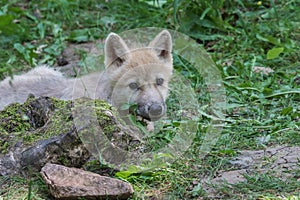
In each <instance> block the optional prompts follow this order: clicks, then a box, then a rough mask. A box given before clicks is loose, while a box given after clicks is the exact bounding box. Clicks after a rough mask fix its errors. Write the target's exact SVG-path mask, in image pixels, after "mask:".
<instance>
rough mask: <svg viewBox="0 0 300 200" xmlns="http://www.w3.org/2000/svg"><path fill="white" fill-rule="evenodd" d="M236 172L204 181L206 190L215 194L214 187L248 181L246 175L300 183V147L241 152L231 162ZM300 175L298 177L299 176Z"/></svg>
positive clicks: (279, 147)
mask: <svg viewBox="0 0 300 200" xmlns="http://www.w3.org/2000/svg"><path fill="white" fill-rule="evenodd" d="M230 164H231V165H232V167H233V168H234V170H228V171H219V172H218V174H217V176H216V177H214V178H213V179H211V180H205V181H203V186H204V189H205V190H206V191H207V192H208V193H209V194H213V193H214V189H213V188H212V187H211V186H212V185H219V184H222V183H229V184H235V183H239V182H245V181H247V180H246V178H245V177H244V175H250V176H251V175H254V174H257V173H259V174H268V175H271V176H274V177H276V178H280V179H282V180H287V179H289V178H297V181H299V182H300V177H299V170H300V167H299V166H300V147H298V146H294V147H292V146H276V147H269V148H266V149H265V150H256V151H250V150H245V151H241V152H240V155H239V156H237V157H236V158H234V159H232V160H231V161H230ZM297 174H298V176H297Z"/></svg>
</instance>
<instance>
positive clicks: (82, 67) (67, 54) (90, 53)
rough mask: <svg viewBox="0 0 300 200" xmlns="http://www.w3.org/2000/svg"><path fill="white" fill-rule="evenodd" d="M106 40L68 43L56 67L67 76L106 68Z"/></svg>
mask: <svg viewBox="0 0 300 200" xmlns="http://www.w3.org/2000/svg"><path fill="white" fill-rule="evenodd" d="M103 49H104V40H96V41H94V42H87V43H80V44H71V43H70V44H68V45H67V47H66V48H65V49H64V51H63V52H62V54H61V56H60V57H59V58H57V62H56V64H55V65H54V67H55V68H56V69H58V70H60V71H61V72H63V73H64V74H65V75H67V76H71V77H76V76H77V75H79V74H82V73H87V72H88V71H95V70H103V69H104V56H103V55H104V51H103Z"/></svg>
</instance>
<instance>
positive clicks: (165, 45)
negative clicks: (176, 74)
mask: <svg viewBox="0 0 300 200" xmlns="http://www.w3.org/2000/svg"><path fill="white" fill-rule="evenodd" d="M149 47H152V48H153V49H154V50H155V52H156V53H157V55H158V57H159V58H160V59H162V60H163V61H165V62H169V63H172V53H171V52H172V37H171V34H170V33H169V31H167V30H163V31H162V32H160V33H159V34H158V35H157V36H156V37H155V38H154V40H152V41H151V42H150V44H149Z"/></svg>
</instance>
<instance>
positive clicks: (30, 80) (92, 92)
mask: <svg viewBox="0 0 300 200" xmlns="http://www.w3.org/2000/svg"><path fill="white" fill-rule="evenodd" d="M171 50H172V40H171V36H170V33H169V32H168V31H162V32H161V33H159V34H158V35H157V36H156V37H155V38H154V40H153V41H152V42H150V44H149V45H148V46H147V47H144V48H138V49H129V48H128V47H127V45H126V44H125V42H124V41H123V39H122V38H121V37H120V36H118V35H117V34H114V33H111V34H110V35H109V36H108V37H107V39H106V42H105V65H106V70H105V71H104V72H97V73H92V74H89V75H86V76H82V77H80V78H76V79H75V78H66V77H64V76H63V74H62V73H60V72H58V71H54V70H53V69H51V68H49V67H46V66H39V67H36V68H35V69H33V70H31V71H29V72H28V73H26V74H23V75H19V76H14V77H13V79H10V78H6V79H4V80H3V81H2V82H0V110H2V109H3V108H4V107H5V106H7V105H9V104H11V103H14V102H19V103H23V102H25V101H26V99H27V97H28V95H29V94H33V95H34V96H37V97H39V96H51V97H56V98H59V99H64V100H69V99H76V98H80V97H84V96H86V97H90V98H99V99H103V100H106V101H107V102H109V103H111V104H113V105H114V106H116V107H120V106H122V105H123V104H128V103H129V104H137V106H138V108H137V114H138V115H141V116H142V117H144V118H147V119H150V120H156V119H159V118H160V117H161V116H162V115H163V114H164V113H165V111H166V106H165V100H166V98H167V95H168V82H169V80H170V78H171V75H172V70H173V65H172V55H171Z"/></svg>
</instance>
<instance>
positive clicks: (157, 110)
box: [149, 103, 163, 117]
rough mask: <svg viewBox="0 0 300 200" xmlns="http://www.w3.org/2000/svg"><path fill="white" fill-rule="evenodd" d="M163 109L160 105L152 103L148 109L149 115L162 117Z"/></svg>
mask: <svg viewBox="0 0 300 200" xmlns="http://www.w3.org/2000/svg"><path fill="white" fill-rule="evenodd" d="M162 112H163V107H162V105H160V104H157V103H154V104H152V105H151V106H150V107H149V115H150V117H151V116H160V115H162Z"/></svg>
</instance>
